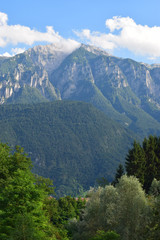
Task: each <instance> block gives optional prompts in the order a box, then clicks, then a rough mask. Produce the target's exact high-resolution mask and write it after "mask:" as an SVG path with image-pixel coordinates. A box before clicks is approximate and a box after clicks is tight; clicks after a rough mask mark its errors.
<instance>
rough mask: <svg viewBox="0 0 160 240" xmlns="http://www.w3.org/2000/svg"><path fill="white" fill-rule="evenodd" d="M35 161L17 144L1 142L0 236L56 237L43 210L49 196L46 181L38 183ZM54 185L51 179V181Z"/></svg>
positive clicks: (23, 239) (18, 239) (23, 238)
mask: <svg viewBox="0 0 160 240" xmlns="http://www.w3.org/2000/svg"><path fill="white" fill-rule="evenodd" d="M31 168H32V165H31V160H30V158H28V157H27V155H26V154H25V153H24V152H23V149H22V148H20V147H16V151H15V152H14V153H12V150H11V149H10V148H9V147H8V146H7V145H6V144H0V223H1V224H0V239H1V240H8V239H12V240H32V239H36V240H39V239H44V240H49V239H56V237H55V234H54V230H55V229H54V228H51V225H50V223H49V219H48V217H47V215H46V213H45V211H44V210H43V205H44V204H43V203H44V199H45V198H46V197H48V191H47V188H48V186H47V185H46V181H47V180H45V181H42V179H41V183H40V182H39V183H37V182H38V181H37V178H35V176H34V175H33V173H32V172H31ZM50 185H51V182H50Z"/></svg>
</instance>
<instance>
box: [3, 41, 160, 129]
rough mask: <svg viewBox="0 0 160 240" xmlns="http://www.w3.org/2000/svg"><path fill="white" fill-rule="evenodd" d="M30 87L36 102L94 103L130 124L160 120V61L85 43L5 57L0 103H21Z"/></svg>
mask: <svg viewBox="0 0 160 240" xmlns="http://www.w3.org/2000/svg"><path fill="white" fill-rule="evenodd" d="M26 86H27V87H29V88H28V89H36V95H35V99H38V100H35V102H37V101H44V99H47V100H48V101H51V100H61V99H71V100H81V101H86V102H91V103H92V104H94V105H95V106H96V107H98V108H99V109H101V110H103V111H104V112H105V113H106V114H108V115H110V116H111V118H114V119H115V120H118V121H120V122H122V123H123V124H125V125H127V126H132V125H133V121H134V123H135V122H136V121H137V122H139V121H140V120H139V118H140V116H142V115H143V117H144V116H145V118H147V119H148V118H150V120H149V121H150V122H152V120H155V119H156V120H157V121H160V66H159V65H147V64H143V63H138V62H135V61H133V60H131V59H121V58H116V57H113V56H110V55H109V54H108V53H106V52H105V51H102V50H100V49H98V48H95V47H93V46H87V45H83V44H82V45H81V46H79V47H78V48H77V49H76V50H75V51H73V52H67V51H62V50H61V49H60V48H58V47H57V46H55V45H47V46H37V47H34V48H32V49H29V50H28V51H26V52H25V53H23V54H19V55H16V56H14V57H12V58H0V103H1V104H2V103H7V102H12V99H14V102H16V100H15V99H18V98H19V95H20V94H21V91H20V90H21V89H24V88H26ZM27 94H29V90H28V92H27ZM37 96H38V98H37ZM23 98H25V95H23ZM20 99H22V96H21V98H20ZM32 102H34V96H32ZM145 114H146V115H145ZM141 118H142V117H141Z"/></svg>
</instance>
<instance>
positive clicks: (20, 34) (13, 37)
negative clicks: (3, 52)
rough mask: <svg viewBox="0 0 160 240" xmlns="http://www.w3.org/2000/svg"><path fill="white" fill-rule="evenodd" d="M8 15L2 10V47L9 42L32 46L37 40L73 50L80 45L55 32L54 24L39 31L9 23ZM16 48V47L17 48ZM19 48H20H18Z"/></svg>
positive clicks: (0, 37) (0, 13)
mask: <svg viewBox="0 0 160 240" xmlns="http://www.w3.org/2000/svg"><path fill="white" fill-rule="evenodd" d="M7 21H8V16H7V14H5V13H2V12H0V47H1V48H4V47H6V46H7V45H8V44H12V45H14V46H17V45H18V44H20V43H21V44H26V45H29V46H32V45H33V44H34V43H35V42H38V43H39V42H46V43H56V44H59V46H61V47H64V46H66V48H67V49H68V51H69V50H70V51H73V50H74V49H76V48H77V47H79V45H80V44H79V43H78V42H76V41H74V40H71V39H64V38H63V37H61V36H60V35H59V33H58V32H55V31H54V29H53V27H52V26H47V27H46V32H39V31H37V30H34V29H30V28H29V27H27V26H22V25H8V23H7ZM70 45H72V46H70ZM15 49H16V48H15ZM17 49H18V48H17Z"/></svg>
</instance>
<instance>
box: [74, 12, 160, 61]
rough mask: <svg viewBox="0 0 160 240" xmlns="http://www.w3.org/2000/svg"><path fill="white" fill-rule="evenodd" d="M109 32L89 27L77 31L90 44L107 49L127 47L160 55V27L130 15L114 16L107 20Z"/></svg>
mask: <svg viewBox="0 0 160 240" xmlns="http://www.w3.org/2000/svg"><path fill="white" fill-rule="evenodd" d="M106 27H107V28H108V30H109V33H100V32H91V31H90V30H89V29H83V30H82V31H80V32H78V31H76V32H75V33H76V34H77V35H78V36H79V37H81V38H82V39H83V40H86V41H87V43H88V44H92V45H96V46H99V47H102V48H104V49H106V50H114V49H115V48H125V49H128V50H129V51H131V52H133V53H136V54H137V55H141V56H148V57H154V58H156V57H160V44H159V39H160V27H159V26H154V27H149V26H147V25H145V26H143V25H140V24H136V22H135V21H134V20H133V19H132V18H130V17H117V16H115V17H113V18H112V19H107V20H106Z"/></svg>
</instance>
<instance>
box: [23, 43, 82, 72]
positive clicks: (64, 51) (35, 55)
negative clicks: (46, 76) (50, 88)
mask: <svg viewBox="0 0 160 240" xmlns="http://www.w3.org/2000/svg"><path fill="white" fill-rule="evenodd" d="M80 46H81V44H79V43H74V44H73V45H69V44H68V43H65V44H64V43H63V44H62V43H54V44H48V45H38V46H35V47H33V48H30V49H29V50H27V51H26V52H25V54H26V55H28V56H29V57H30V58H31V59H32V61H33V63H34V64H36V65H40V66H42V67H44V68H45V70H46V71H47V72H48V73H50V72H51V71H53V70H55V69H56V68H58V67H59V66H60V64H61V63H62V62H63V60H64V59H65V58H66V57H67V56H68V55H69V54H71V53H72V52H73V51H74V50H76V49H77V48H79V47H80Z"/></svg>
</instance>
